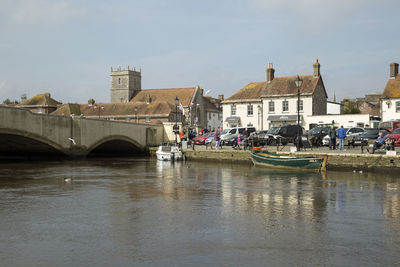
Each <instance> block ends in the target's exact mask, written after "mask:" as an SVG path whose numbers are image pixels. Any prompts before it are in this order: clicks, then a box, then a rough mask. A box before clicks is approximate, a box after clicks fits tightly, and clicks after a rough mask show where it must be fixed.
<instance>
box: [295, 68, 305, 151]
mask: <svg viewBox="0 0 400 267" xmlns="http://www.w3.org/2000/svg"><path fill="white" fill-rule="evenodd" d="M294 83H295V84H296V87H297V125H299V126H300V127H301V125H300V87H301V85H302V84H303V80H302V79H300V77H299V75H297V78H296V80H295V81H294ZM298 131H299V132H298V133H297V151H300V140H301V135H300V128H299V129H298Z"/></svg>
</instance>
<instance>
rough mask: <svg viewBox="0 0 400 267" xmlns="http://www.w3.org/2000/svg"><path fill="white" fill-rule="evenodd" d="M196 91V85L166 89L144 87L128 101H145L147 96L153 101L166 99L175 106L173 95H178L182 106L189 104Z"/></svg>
mask: <svg viewBox="0 0 400 267" xmlns="http://www.w3.org/2000/svg"><path fill="white" fill-rule="evenodd" d="M195 92H196V87H190V88H168V89H145V90H141V91H139V92H138V93H137V94H136V95H135V96H134V97H133V98H132V99H131V101H130V102H132V103H135V102H147V100H148V99H149V97H150V98H151V102H154V101H167V102H168V103H170V104H172V105H173V106H175V104H174V102H175V97H178V99H179V103H182V105H183V106H189V105H190V102H191V100H192V98H193V95H194V93H195Z"/></svg>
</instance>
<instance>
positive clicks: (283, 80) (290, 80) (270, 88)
mask: <svg viewBox="0 0 400 267" xmlns="http://www.w3.org/2000/svg"><path fill="white" fill-rule="evenodd" d="M296 77H297V76H288V77H276V78H274V79H273V80H272V81H271V82H270V83H267V82H266V81H263V82H251V83H249V84H248V85H246V86H245V87H243V88H242V89H240V90H239V91H238V92H236V93H235V94H234V95H232V96H231V97H229V98H227V99H226V101H227V102H229V101H230V100H259V99H260V98H261V97H268V96H278V95H297V87H296V85H295V83H294V81H295V79H296ZM300 78H301V79H302V80H303V84H302V85H301V87H300V94H313V93H314V91H315V89H316V88H317V85H318V83H319V82H320V81H321V83H322V79H321V76H318V77H314V76H313V75H303V76H300Z"/></svg>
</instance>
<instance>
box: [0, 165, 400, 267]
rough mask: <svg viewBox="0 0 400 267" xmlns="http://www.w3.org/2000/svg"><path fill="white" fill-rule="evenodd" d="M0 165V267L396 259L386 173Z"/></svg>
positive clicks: (393, 205) (395, 197)
mask: <svg viewBox="0 0 400 267" xmlns="http://www.w3.org/2000/svg"><path fill="white" fill-rule="evenodd" d="M0 170H1V172H0V219H1V223H0V262H1V264H0V265H1V266H60V265H61V266H62V265H64V266H71V265H79V266H82V265H97V266H110V265H115V266H132V265H139V264H140V265H159V266H166V265H170V266H171V265H270V266H293V265H298V266H299V265H300V266H315V265H321V266H361V265H368V266H371V265H372V266H374V265H375V266H395V265H399V264H400V260H399V259H400V257H399V252H400V233H399V231H400V182H399V181H400V180H399V179H398V178H397V177H396V178H393V177H390V176H385V175H380V174H375V173H364V174H360V173H347V172H328V173H327V175H321V174H319V173H298V172H285V171H273V170H266V169H262V168H255V167H252V166H240V165H230V164H212V163H193V162H189V163H176V164H171V163H169V162H157V161H154V160H146V159H143V160H141V159H133V160H127V159H102V160H90V161H63V162H25V163H3V164H0ZM64 178H72V182H70V183H65V182H64Z"/></svg>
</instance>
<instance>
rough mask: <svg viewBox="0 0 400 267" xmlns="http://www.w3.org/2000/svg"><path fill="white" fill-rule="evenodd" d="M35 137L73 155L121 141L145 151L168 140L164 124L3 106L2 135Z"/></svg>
mask: <svg viewBox="0 0 400 267" xmlns="http://www.w3.org/2000/svg"><path fill="white" fill-rule="evenodd" d="M1 134H3V135H16V136H22V137H24V138H27V139H32V140H35V141H38V142H41V143H44V144H46V145H49V146H51V147H52V148H54V149H56V150H58V151H60V152H62V153H64V154H66V155H69V156H84V155H87V154H88V153H90V152H91V151H92V150H93V149H95V148H96V147H98V146H99V145H101V144H103V143H105V142H109V141H113V140H119V141H124V142H127V143H130V144H132V145H134V146H135V147H136V148H137V149H138V150H140V151H145V150H146V149H147V148H148V147H149V146H155V145H158V144H159V143H160V142H162V141H163V140H164V129H163V127H162V126H161V125H160V126H159V125H143V124H132V123H128V122H120V121H109V120H101V119H88V118H81V117H77V116H74V117H67V116H58V115H48V114H37V113H32V112H30V111H29V110H25V109H21V108H14V107H4V106H3V107H0V135H1Z"/></svg>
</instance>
